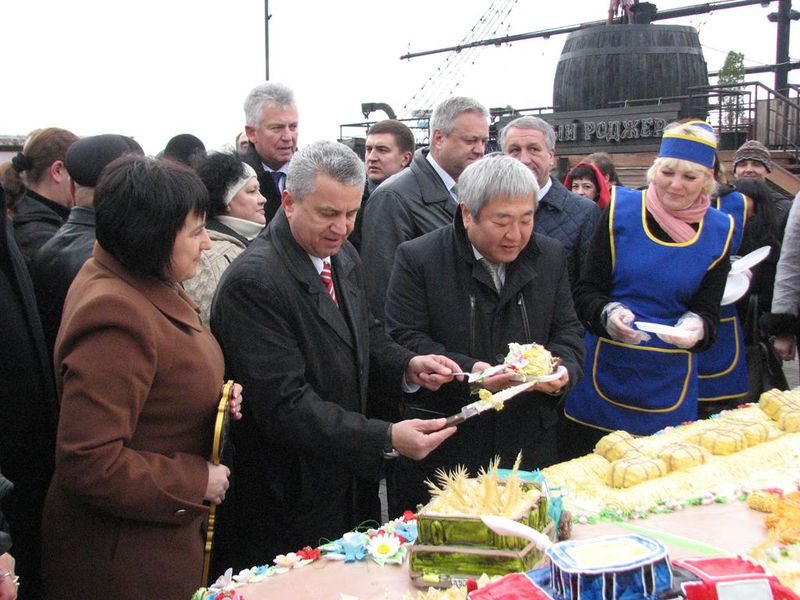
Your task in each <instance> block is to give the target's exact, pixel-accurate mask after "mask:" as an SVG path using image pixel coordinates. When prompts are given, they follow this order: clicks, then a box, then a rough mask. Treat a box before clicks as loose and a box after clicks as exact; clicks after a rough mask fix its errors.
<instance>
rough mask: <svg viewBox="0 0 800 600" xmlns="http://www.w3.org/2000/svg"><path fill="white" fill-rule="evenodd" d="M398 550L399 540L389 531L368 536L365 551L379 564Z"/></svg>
mask: <svg viewBox="0 0 800 600" xmlns="http://www.w3.org/2000/svg"><path fill="white" fill-rule="evenodd" d="M398 550H400V540H399V538H398V537H397V536H396V535H392V534H391V533H381V534H378V535H376V536H375V537H373V538H370V540H369V544H368V545H367V551H368V552H369V554H370V556H372V558H374V559H375V561H376V562H378V563H379V564H383V562H385V561H386V560H387V559H390V558H392V557H393V556H394V555H395V554H397V551H398Z"/></svg>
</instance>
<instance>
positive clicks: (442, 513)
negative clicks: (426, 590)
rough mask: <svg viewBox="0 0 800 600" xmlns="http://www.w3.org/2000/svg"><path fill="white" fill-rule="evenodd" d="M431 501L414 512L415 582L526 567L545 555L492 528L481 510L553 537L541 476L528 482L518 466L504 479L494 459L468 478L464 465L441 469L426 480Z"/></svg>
mask: <svg viewBox="0 0 800 600" xmlns="http://www.w3.org/2000/svg"><path fill="white" fill-rule="evenodd" d="M430 487H431V496H432V498H431V501H430V502H429V503H428V504H427V505H426V506H424V507H423V508H422V510H420V512H419V514H418V537H417V540H416V542H415V543H414V545H413V546H412V547H411V552H410V556H409V567H410V574H411V578H412V580H413V581H414V583H415V584H417V585H419V586H434V587H449V586H450V585H453V584H458V583H462V584H463V583H464V582H465V581H466V580H467V579H469V578H473V577H478V576H480V575H481V574H483V573H486V574H487V575H505V574H506V573H513V572H516V571H527V570H529V569H531V568H532V567H533V566H534V565H535V564H536V563H538V562H539V561H540V560H541V559H542V557H543V555H542V552H541V551H540V550H539V549H537V548H536V546H535V545H534V544H533V543H531V542H529V541H527V540H524V539H521V538H516V537H507V536H501V535H498V534H496V533H494V532H493V531H492V530H490V529H489V528H488V527H487V526H486V525H484V524H483V522H482V521H481V519H480V516H481V515H486V514H490V515H500V516H504V517H508V518H510V519H512V520H514V521H517V522H519V523H523V524H524V525H528V526H530V527H533V528H534V529H536V530H537V531H544V532H546V533H548V534H549V535H551V536H553V537H555V535H556V527H555V526H554V523H553V518H552V517H551V515H550V514H548V490H547V486H546V484H545V483H544V481H539V482H527V481H522V480H520V479H519V478H518V476H517V471H516V468H515V469H512V470H511V472H510V475H509V476H508V477H507V478H502V477H500V476H499V474H498V469H497V463H496V462H495V463H494V464H492V465H490V466H489V468H487V469H485V470H483V471H481V473H480V474H479V475H478V477H477V478H470V477H469V476H468V474H467V473H466V471H465V470H464V469H457V470H456V471H454V472H452V473H444V472H440V473H439V477H438V484H430Z"/></svg>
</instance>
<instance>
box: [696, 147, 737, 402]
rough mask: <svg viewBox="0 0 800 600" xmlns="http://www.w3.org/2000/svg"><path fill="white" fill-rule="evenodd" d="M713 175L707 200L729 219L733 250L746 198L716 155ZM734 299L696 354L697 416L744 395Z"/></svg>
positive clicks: (731, 250) (724, 308)
mask: <svg viewBox="0 0 800 600" xmlns="http://www.w3.org/2000/svg"><path fill="white" fill-rule="evenodd" d="M714 178H715V179H716V180H717V193H716V194H715V195H714V196H715V197H714V198H712V200H711V206H713V207H714V208H716V209H717V210H721V211H722V212H724V213H726V214H729V215H730V216H731V218H732V219H733V238H732V239H731V247H730V253H731V254H737V253H738V252H739V250H740V246H741V244H742V237H743V235H744V230H745V226H746V224H747V199H746V198H745V196H744V195H743V194H742V193H741V192H739V191H738V190H737V189H736V188H735V187H734V186H732V185H730V184H728V181H727V177H725V174H724V172H722V167H721V165H720V162H719V157H717V160H716V161H715V163H714ZM734 302H735V299H733V300H732V301H731V302H728V303H726V304H724V305H722V306H721V307H720V310H719V328H718V330H717V340H716V341H715V342H714V344H713V345H712V346H711V348H709V349H708V350H706V351H705V352H703V353H702V354H699V355H698V357H697V359H698V363H697V373H698V382H697V384H698V393H697V400H698V402H699V403H700V404H699V416H700V417H706V416H709V415H712V414H714V413H717V412H719V411H721V410H724V409H726V408H731V407H733V406H736V405H737V404H738V403H739V402H742V401H743V400H744V398H745V396H747V392H748V389H749V387H750V386H749V382H748V378H747V361H746V359H745V350H744V335H743V333H742V323H741V319H740V318H739V311H738V310H737V308H736V305H735V304H734Z"/></svg>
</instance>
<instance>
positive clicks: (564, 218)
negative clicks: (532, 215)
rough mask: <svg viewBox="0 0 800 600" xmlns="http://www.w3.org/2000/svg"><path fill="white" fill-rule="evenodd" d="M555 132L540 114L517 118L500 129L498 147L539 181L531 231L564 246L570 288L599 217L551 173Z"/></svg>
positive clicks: (587, 202) (594, 207)
mask: <svg viewBox="0 0 800 600" xmlns="http://www.w3.org/2000/svg"><path fill="white" fill-rule="evenodd" d="M555 146H556V133H555V131H553V128H552V127H551V126H550V124H549V123H548V122H547V121H545V120H544V119H540V118H539V117H530V116H528V117H519V118H517V119H514V120H513V121H511V122H510V123H509V124H508V125H506V126H505V127H504V128H503V131H502V132H500V147H501V148H502V149H503V154H507V155H509V156H512V157H514V158H516V159H517V160H519V161H521V162H522V164H524V165H525V166H526V167H528V168H529V169H530V170H531V171H533V174H534V175H535V176H536V181H537V182H538V183H539V207H538V208H537V209H536V219H535V221H534V231H535V232H536V233H543V234H544V235H546V236H549V237H551V238H554V239H557V240H558V241H559V242H561V243H562V244H563V245H564V250H565V251H566V253H567V265H568V266H569V281H570V284H571V285H572V287H574V286H575V282H576V281H577V279H578V277H579V276H580V273H581V266H582V265H583V257H584V256H586V253H587V252H588V250H589V242H590V240H591V239H592V235H593V234H594V230H595V227H596V226H597V222H598V221H599V220H600V209H599V208H598V206H597V205H596V204H595V203H594V202H592V201H591V200H587V199H586V198H583V197H582V196H579V195H578V194H574V193H572V192H570V191H569V190H567V188H565V187H564V186H563V185H561V182H560V181H558V180H557V179H556V178H555V177H551V176H550V171H551V170H552V168H553V162H554V160H555V154H556V153H555Z"/></svg>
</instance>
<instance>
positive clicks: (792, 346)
mask: <svg viewBox="0 0 800 600" xmlns="http://www.w3.org/2000/svg"><path fill="white" fill-rule="evenodd" d="M772 347H773V348H775V352H776V353H777V354H778V358H780V359H781V360H782V361H784V362H785V361H790V360H792V359H793V358H794V355H795V351H796V350H797V346H796V340H795V337H794V336H793V335H786V336H778V337H776V338H774V339H773V340H772Z"/></svg>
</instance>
